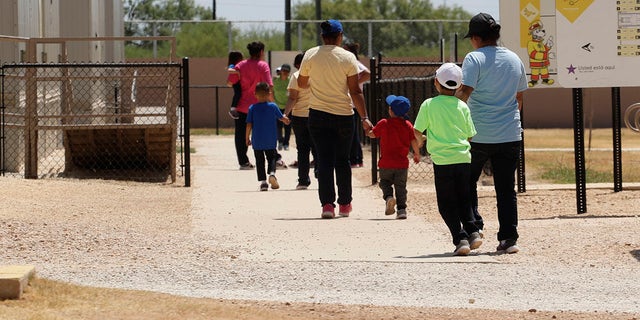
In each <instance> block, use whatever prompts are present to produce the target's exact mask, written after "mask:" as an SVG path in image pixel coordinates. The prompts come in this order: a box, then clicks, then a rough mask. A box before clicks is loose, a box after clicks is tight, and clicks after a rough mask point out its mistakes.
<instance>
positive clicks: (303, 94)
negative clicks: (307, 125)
mask: <svg viewBox="0 0 640 320" xmlns="http://www.w3.org/2000/svg"><path fill="white" fill-rule="evenodd" d="M299 74H300V71H296V72H294V73H292V74H291V77H290V79H289V86H288V87H287V91H288V90H295V91H298V99H296V103H295V104H294V105H293V108H292V109H291V115H292V116H294V117H303V118H308V117H309V101H310V99H311V92H310V91H309V88H304V89H303V88H300V87H299V86H298V75H299Z"/></svg>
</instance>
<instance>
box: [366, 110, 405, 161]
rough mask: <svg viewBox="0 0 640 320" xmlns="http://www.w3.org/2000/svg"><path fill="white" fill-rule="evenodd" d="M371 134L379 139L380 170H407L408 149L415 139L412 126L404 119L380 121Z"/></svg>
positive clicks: (396, 118) (394, 118) (395, 118)
mask: <svg viewBox="0 0 640 320" xmlns="http://www.w3.org/2000/svg"><path fill="white" fill-rule="evenodd" d="M372 130H373V134H374V135H375V136H376V137H377V138H379V139H380V160H379V161H378V167H379V168H382V169H407V168H409V158H408V155H409V147H411V140H413V139H415V135H414V134H413V125H411V122H409V121H408V120H406V119H404V118H400V117H393V118H389V119H382V120H380V121H378V123H377V124H376V125H375V126H374V127H373V129H372Z"/></svg>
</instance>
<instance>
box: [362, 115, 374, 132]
mask: <svg viewBox="0 0 640 320" xmlns="http://www.w3.org/2000/svg"><path fill="white" fill-rule="evenodd" d="M372 128H373V123H371V121H370V120H369V118H367V117H365V118H363V119H362V129H364V132H366V133H367V134H369V131H370V130H371V129H372Z"/></svg>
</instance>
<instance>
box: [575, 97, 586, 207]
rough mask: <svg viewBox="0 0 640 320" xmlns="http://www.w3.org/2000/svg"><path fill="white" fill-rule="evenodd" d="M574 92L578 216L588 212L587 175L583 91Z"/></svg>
mask: <svg viewBox="0 0 640 320" xmlns="http://www.w3.org/2000/svg"><path fill="white" fill-rule="evenodd" d="M572 90H573V146H574V152H575V170H576V204H577V209H578V214H580V213H585V212H587V186H586V184H587V183H586V180H587V173H586V168H585V160H584V115H583V110H582V89H581V88H574V89H572Z"/></svg>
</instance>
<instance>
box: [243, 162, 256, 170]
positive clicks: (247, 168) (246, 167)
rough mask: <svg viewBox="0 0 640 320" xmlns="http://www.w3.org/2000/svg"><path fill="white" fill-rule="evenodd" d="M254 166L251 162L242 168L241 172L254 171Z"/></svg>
mask: <svg viewBox="0 0 640 320" xmlns="http://www.w3.org/2000/svg"><path fill="white" fill-rule="evenodd" d="M253 168H254V166H253V164H251V162H247V163H245V164H243V165H241V166H240V170H253Z"/></svg>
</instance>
